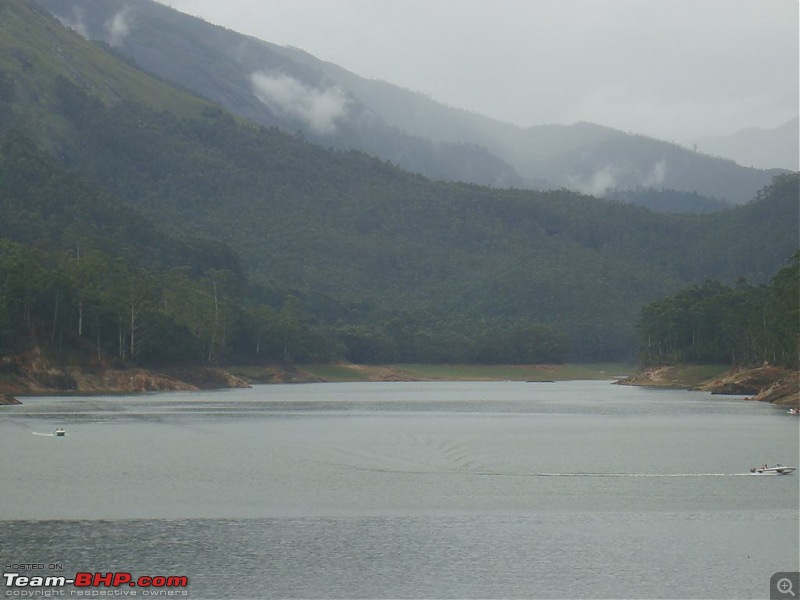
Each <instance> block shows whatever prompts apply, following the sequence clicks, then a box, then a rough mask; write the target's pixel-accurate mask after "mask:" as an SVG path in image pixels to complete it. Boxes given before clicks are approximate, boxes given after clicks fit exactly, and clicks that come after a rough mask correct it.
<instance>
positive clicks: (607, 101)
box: [159, 0, 800, 142]
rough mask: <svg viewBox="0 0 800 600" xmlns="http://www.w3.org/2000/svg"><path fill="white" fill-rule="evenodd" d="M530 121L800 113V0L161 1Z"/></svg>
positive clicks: (695, 132)
mask: <svg viewBox="0 0 800 600" xmlns="http://www.w3.org/2000/svg"><path fill="white" fill-rule="evenodd" d="M159 1H161V2H162V3H164V4H168V5H170V6H172V7H174V8H177V9H178V10H181V11H183V12H187V13H190V14H193V15H196V16H199V17H201V18H203V19H205V20H207V21H210V22H212V23H216V24H219V25H224V26H225V27H228V28H230V29H234V30H236V31H239V32H242V33H246V34H249V35H253V36H256V37H258V38H260V39H262V40H265V41H268V42H272V43H275V44H280V45H289V46H295V47H298V48H301V49H303V50H305V51H307V52H309V53H311V54H313V55H314V56H316V57H317V58H320V59H322V60H326V61H329V62H333V63H335V64H337V65H339V66H341V67H344V68H346V69H348V70H349V71H352V72H354V73H356V74H358V75H362V76H365V77H371V78H375V79H382V80H384V81H388V82H390V83H394V84H397V85H400V86H402V87H405V88H408V89H412V90H415V91H418V92H423V93H425V94H428V95H430V96H431V97H433V98H435V99H436V100H439V101H441V102H444V103H446V104H449V105H451V106H457V107H460V108H466V109H468V110H472V111H475V112H478V113H482V114H485V115H488V116H491V117H494V118H496V119H500V120H503V121H508V122H511V123H516V124H518V125H522V126H529V125H536V124H542V123H563V124H567V123H573V122H576V121H592V122H595V123H600V124H602V125H608V126H611V127H616V128H619V129H622V130H624V131H631V132H635V133H644V134H648V135H652V136H656V137H659V138H662V139H667V140H671V141H677V142H685V141H688V140H690V139H692V138H694V137H699V136H705V135H717V134H728V133H733V132H735V131H737V130H739V129H743V128H746V127H775V126H777V125H780V124H782V123H784V122H786V121H788V120H789V119H791V118H793V117H796V116H797V114H798V85H799V84H798V70H799V69H800V67H799V66H798V63H799V62H800V61H799V60H798V55H799V52H800V48H799V45H798V27H799V20H798V19H799V17H798V6H800V3H798V1H797V0H491V1H490V0H224V1H222V0H159Z"/></svg>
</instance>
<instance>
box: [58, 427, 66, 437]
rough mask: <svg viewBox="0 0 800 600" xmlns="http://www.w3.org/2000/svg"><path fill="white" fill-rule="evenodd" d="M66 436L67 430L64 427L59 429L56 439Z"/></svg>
mask: <svg viewBox="0 0 800 600" xmlns="http://www.w3.org/2000/svg"><path fill="white" fill-rule="evenodd" d="M65 435H67V430H66V429H64V428H63V427H59V428H58V429H56V437H64V436H65Z"/></svg>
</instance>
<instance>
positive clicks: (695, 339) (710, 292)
mask: <svg viewBox="0 0 800 600" xmlns="http://www.w3.org/2000/svg"><path fill="white" fill-rule="evenodd" d="M638 328H639V334H640V347H641V349H640V357H641V360H642V362H643V363H644V364H647V365H663V364H677V363H700V364H729V365H737V366H749V365H759V364H762V363H764V362H768V363H770V364H775V365H782V366H786V367H790V368H797V366H798V358H800V357H799V356H798V338H800V254H795V255H794V258H793V259H792V261H791V263H790V264H789V265H787V266H786V267H784V268H783V269H781V270H780V271H779V272H778V274H777V275H775V277H773V278H772V281H771V282H770V284H769V285H751V284H749V283H747V281H746V280H744V279H741V280H740V281H739V282H737V283H736V285H735V286H734V287H731V286H727V285H724V284H722V283H720V282H719V281H713V280H708V281H706V282H705V283H703V284H702V285H695V286H691V287H689V288H686V289H683V290H681V291H680V292H678V293H677V294H675V295H673V296H670V297H669V298H665V299H663V300H659V301H657V302H652V303H650V304H648V305H647V306H645V307H644V308H643V309H642V313H641V317H640V320H639V324H638Z"/></svg>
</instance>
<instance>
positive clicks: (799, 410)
mask: <svg viewBox="0 0 800 600" xmlns="http://www.w3.org/2000/svg"><path fill="white" fill-rule="evenodd" d="M786 412H788V413H789V414H790V415H800V408H790V409H789V410H788V411H786Z"/></svg>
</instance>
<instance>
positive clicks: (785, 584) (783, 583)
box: [775, 577, 796, 598]
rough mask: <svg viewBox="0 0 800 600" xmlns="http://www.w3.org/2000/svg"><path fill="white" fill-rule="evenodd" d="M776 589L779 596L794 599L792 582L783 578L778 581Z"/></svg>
mask: <svg viewBox="0 0 800 600" xmlns="http://www.w3.org/2000/svg"><path fill="white" fill-rule="evenodd" d="M775 587H777V588H778V591H779V592H780V593H781V594H789V595H790V596H792V598H794V597H796V594H795V593H794V591H792V580H791V579H788V578H787V577H784V578H782V579H778V583H777V585H776V586H775Z"/></svg>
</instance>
